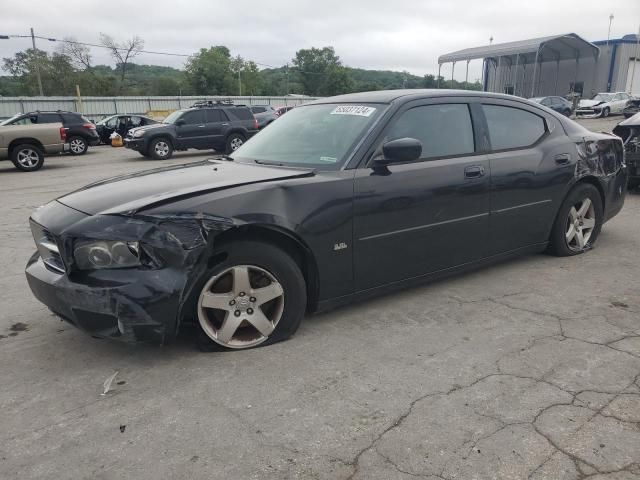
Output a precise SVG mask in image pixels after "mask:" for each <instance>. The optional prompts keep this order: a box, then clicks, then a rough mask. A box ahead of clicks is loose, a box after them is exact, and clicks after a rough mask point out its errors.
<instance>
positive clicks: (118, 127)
mask: <svg viewBox="0 0 640 480" xmlns="http://www.w3.org/2000/svg"><path fill="white" fill-rule="evenodd" d="M155 123H160V122H158V121H157V120H154V119H153V118H149V117H145V116H144V115H111V116H110V117H106V118H103V119H102V120H100V121H99V122H98V123H96V130H97V131H98V135H100V142H102V143H104V144H106V145H110V144H111V138H110V137H111V134H112V133H113V132H117V133H118V134H120V136H121V137H122V138H124V137H125V136H126V135H127V132H128V131H129V130H131V129H132V128H137V127H144V126H145V125H153V124H155Z"/></svg>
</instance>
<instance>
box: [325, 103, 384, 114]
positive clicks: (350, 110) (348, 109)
mask: <svg viewBox="0 0 640 480" xmlns="http://www.w3.org/2000/svg"><path fill="white" fill-rule="evenodd" d="M375 111H376V109H375V108H373V107H365V106H364V105H340V106H339V107H336V108H334V109H333V112H331V115H357V116H358V117H370V116H371V114H372V113H373V112H375Z"/></svg>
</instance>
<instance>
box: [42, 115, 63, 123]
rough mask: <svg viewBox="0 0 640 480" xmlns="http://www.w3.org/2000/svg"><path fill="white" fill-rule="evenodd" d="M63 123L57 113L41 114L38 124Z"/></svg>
mask: <svg viewBox="0 0 640 480" xmlns="http://www.w3.org/2000/svg"><path fill="white" fill-rule="evenodd" d="M61 121H62V120H61V119H60V115H58V114H57V113H40V114H39V115H38V123H57V122H61Z"/></svg>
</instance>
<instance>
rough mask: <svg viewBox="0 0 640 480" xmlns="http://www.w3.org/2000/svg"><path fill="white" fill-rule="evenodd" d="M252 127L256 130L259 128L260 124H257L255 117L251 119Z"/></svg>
mask: <svg viewBox="0 0 640 480" xmlns="http://www.w3.org/2000/svg"><path fill="white" fill-rule="evenodd" d="M253 128H255V129H256V130H258V128H260V126H259V125H258V119H257V118H254V119H253Z"/></svg>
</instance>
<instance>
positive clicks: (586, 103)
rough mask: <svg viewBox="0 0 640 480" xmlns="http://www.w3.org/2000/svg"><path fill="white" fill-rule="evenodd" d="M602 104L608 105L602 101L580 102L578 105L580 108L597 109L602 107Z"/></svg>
mask: <svg viewBox="0 0 640 480" xmlns="http://www.w3.org/2000/svg"><path fill="white" fill-rule="evenodd" d="M602 103H606V102H603V101H601V100H580V103H578V106H579V107H595V106H596V105H600V104H602Z"/></svg>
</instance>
